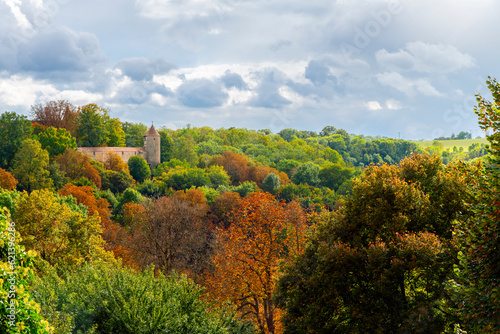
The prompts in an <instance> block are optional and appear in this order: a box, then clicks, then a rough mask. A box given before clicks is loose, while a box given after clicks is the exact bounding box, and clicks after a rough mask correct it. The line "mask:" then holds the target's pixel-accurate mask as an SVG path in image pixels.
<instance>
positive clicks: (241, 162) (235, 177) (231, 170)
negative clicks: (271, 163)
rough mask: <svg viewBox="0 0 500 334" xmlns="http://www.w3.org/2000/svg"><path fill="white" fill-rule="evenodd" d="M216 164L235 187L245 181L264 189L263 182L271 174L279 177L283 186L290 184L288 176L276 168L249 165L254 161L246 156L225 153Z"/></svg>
mask: <svg viewBox="0 0 500 334" xmlns="http://www.w3.org/2000/svg"><path fill="white" fill-rule="evenodd" d="M216 163H217V164H218V165H219V166H222V167H223V168H224V170H225V171H226V173H227V174H228V175H229V176H230V177H231V181H232V182H233V184H235V185H236V184H239V183H241V182H245V181H253V182H255V183H257V185H258V186H259V187H262V181H264V179H265V178H266V176H268V175H269V174H270V173H274V174H276V175H278V176H279V178H280V184H281V185H287V184H289V183H290V179H289V178H288V175H287V174H286V173H284V172H280V171H278V170H277V169H275V168H272V167H268V166H257V165H249V164H253V163H254V161H252V160H251V159H250V158H249V157H247V156H246V155H242V154H238V153H234V152H230V151H225V152H224V153H223V155H222V156H220V157H219V158H218V159H217V162H216Z"/></svg>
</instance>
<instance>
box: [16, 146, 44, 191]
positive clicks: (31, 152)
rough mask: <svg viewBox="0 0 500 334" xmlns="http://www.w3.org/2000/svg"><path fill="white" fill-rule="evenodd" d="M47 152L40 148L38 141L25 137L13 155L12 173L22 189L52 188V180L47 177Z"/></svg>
mask: <svg viewBox="0 0 500 334" xmlns="http://www.w3.org/2000/svg"><path fill="white" fill-rule="evenodd" d="M48 166H49V153H48V152H47V151H46V150H44V149H42V146H41V145H40V143H39V142H38V141H36V140H33V139H26V140H25V141H23V142H22V143H21V148H20V149H19V151H17V153H16V155H15V156H14V160H13V166H12V173H13V175H14V177H15V178H16V179H17V180H18V181H19V187H20V188H22V189H23V190H27V191H28V192H29V191H32V190H35V189H42V188H52V186H53V181H52V179H51V178H49V174H50V172H49V171H48V170H47V167H48Z"/></svg>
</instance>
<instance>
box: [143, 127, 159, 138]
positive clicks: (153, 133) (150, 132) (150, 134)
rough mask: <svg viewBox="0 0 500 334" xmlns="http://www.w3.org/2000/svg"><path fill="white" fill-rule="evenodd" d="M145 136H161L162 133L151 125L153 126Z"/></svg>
mask: <svg viewBox="0 0 500 334" xmlns="http://www.w3.org/2000/svg"><path fill="white" fill-rule="evenodd" d="M144 137H160V134H159V133H158V131H156V129H155V127H154V125H151V127H150V128H149V130H148V132H146V134H145V135H144Z"/></svg>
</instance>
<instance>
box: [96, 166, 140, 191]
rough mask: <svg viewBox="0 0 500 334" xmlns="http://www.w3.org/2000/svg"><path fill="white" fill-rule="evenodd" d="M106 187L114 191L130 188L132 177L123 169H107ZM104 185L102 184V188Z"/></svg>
mask: <svg viewBox="0 0 500 334" xmlns="http://www.w3.org/2000/svg"><path fill="white" fill-rule="evenodd" d="M106 174H107V175H106V176H107V181H108V184H107V188H106V189H110V190H111V191H112V192H114V193H122V192H124V191H125V189H127V188H130V187H131V186H132V184H133V183H134V179H133V178H132V176H130V174H129V173H127V172H126V171H124V170H121V171H119V172H114V171H111V170H110V171H107V172H106ZM104 188H105V187H104V186H103V189H104Z"/></svg>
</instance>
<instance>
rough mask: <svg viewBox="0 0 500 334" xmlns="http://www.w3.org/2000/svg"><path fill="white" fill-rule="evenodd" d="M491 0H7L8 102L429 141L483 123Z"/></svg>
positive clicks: (0, 86)
mask: <svg viewBox="0 0 500 334" xmlns="http://www.w3.org/2000/svg"><path fill="white" fill-rule="evenodd" d="M499 13H500V2H498V1H494V0H475V1H466V0H439V1H436V0H399V1H398V0H394V1H392V0H391V1H389V0H364V1H361V0H359V1H358V0H337V1H334V0H308V1H304V0H136V1H133V0H104V1H103V0H99V1H97V0H86V1H81V0H0V109H2V110H1V112H3V111H16V112H18V113H22V114H25V115H29V111H30V108H31V106H32V105H34V104H38V103H44V102H48V101H51V100H60V99H64V100H68V101H70V102H72V103H73V104H75V105H83V104H87V103H91V102H92V103H97V104H99V105H100V106H103V107H106V108H108V109H109V110H110V114H111V115H112V116H114V117H119V118H120V119H121V120H122V121H132V122H143V123H146V124H150V123H151V122H152V121H154V124H155V126H166V127H168V128H173V129H175V128H181V127H184V126H185V125H186V124H191V125H192V126H205V125H207V126H211V127H215V128H219V127H225V128H228V127H232V126H234V127H245V128H248V129H271V130H272V131H273V132H278V131H280V130H281V129H283V128H296V129H301V130H313V131H320V130H321V129H322V128H323V127H324V126H326V125H333V126H335V127H337V128H344V129H346V130H347V131H348V132H350V133H357V134H366V135H381V136H387V137H394V138H398V137H401V138H405V139H424V138H428V139H431V138H434V137H438V136H442V135H451V133H452V132H454V133H458V132H460V131H471V130H472V132H473V135H474V136H477V135H481V131H480V130H479V128H478V127H477V118H476V116H475V114H474V112H473V106H474V103H475V99H474V94H475V93H476V92H478V91H479V92H482V93H483V94H485V95H486V93H487V89H486V87H485V80H486V79H487V77H488V75H491V76H493V77H495V76H500V75H499V73H500V61H499V52H500V43H499V40H500V37H499V34H498V33H497V31H498V29H497V22H498V16H499Z"/></svg>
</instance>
